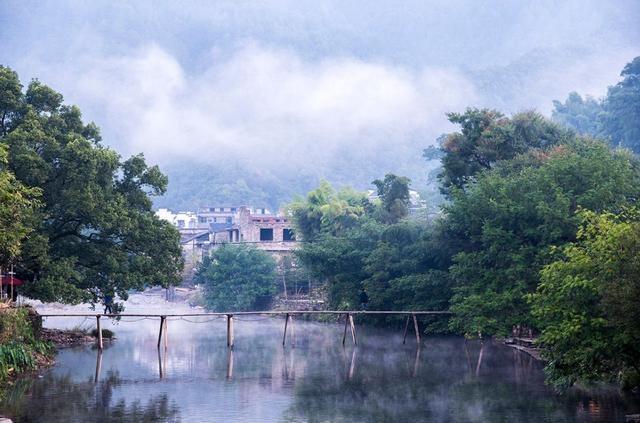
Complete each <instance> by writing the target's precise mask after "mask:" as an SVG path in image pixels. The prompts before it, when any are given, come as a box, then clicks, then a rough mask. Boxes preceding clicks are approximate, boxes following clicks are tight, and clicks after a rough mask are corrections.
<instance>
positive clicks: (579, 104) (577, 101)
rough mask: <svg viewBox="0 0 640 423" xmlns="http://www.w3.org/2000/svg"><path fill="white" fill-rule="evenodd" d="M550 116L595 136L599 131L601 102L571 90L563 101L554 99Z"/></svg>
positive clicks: (583, 132)
mask: <svg viewBox="0 0 640 423" xmlns="http://www.w3.org/2000/svg"><path fill="white" fill-rule="evenodd" d="M553 106H554V110H553V112H552V114H551V117H552V118H553V120H555V121H556V122H559V123H562V124H564V125H566V126H568V127H570V128H573V129H575V130H576V131H578V132H579V133H581V134H585V135H593V136H597V135H598V134H599V133H600V131H601V128H600V122H599V119H600V114H601V113H602V104H601V103H600V102H599V101H598V100H595V99H594V98H591V97H585V98H584V99H583V98H582V97H581V96H580V94H578V93H576V92H572V93H570V94H569V96H568V97H567V99H566V100H565V102H564V103H562V102H560V101H558V100H554V101H553Z"/></svg>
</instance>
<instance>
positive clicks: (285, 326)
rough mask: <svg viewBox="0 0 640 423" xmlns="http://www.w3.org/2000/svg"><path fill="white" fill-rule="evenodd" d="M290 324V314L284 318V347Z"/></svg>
mask: <svg viewBox="0 0 640 423" xmlns="http://www.w3.org/2000/svg"><path fill="white" fill-rule="evenodd" d="M288 323H289V313H287V314H286V315H285V316H284V335H282V346H283V347H284V344H285V342H286V341H287V324H288Z"/></svg>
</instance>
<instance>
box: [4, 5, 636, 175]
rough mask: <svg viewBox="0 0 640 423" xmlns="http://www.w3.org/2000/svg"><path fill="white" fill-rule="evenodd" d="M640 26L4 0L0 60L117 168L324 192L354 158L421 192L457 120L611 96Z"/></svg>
mask: <svg viewBox="0 0 640 423" xmlns="http://www.w3.org/2000/svg"><path fill="white" fill-rule="evenodd" d="M638 22H640V2H638V1H623V0H620V1H615V0H613V1H589V0H582V1H572V0H567V1H546V0H542V1H530V2H526V1H515V0H512V1H508V0H503V1H495V0H489V1H480V0H452V1H426V0H423V1H372V0H368V1H358V0H354V1H344V0H340V1H322V2H318V1H306V0H297V1H262V2H257V1H256V2H249V1H241V0H233V1H193V2H187V1H171V2H170V1H166V2H160V1H155V2H151V1H143V0H141V1H135V2H125V1H116V0H110V1H102V0H95V1H79V0H78V1H65V0H57V1H38V2H31V1H24V0H20V1H18V0H2V1H0V43H1V45H2V48H1V49H0V64H3V65H5V66H9V67H11V68H13V69H14V70H16V71H17V72H18V73H19V75H20V77H21V79H22V81H23V83H24V84H26V83H28V81H29V80H30V79H31V78H38V79H40V80H41V81H43V82H44V83H46V84H48V85H50V86H52V87H53V88H55V89H56V90H58V91H60V92H61V93H62V94H63V95H64V96H65V101H66V102H68V103H73V104H77V105H79V106H80V108H81V109H82V111H83V113H84V116H85V119H86V120H88V121H94V122H96V123H97V124H98V126H100V127H101V128H102V132H103V137H104V143H105V144H107V145H109V146H112V147H114V148H116V149H117V150H118V151H119V152H121V153H122V154H123V155H129V154H135V153H138V152H144V154H145V156H146V157H147V158H148V159H149V160H150V161H151V162H157V163H160V164H161V165H163V164H171V163H176V162H181V163H189V162H194V163H196V162H197V163H208V162H214V161H216V160H221V159H223V158H224V159H225V160H232V161H238V162H241V163H243V164H245V165H246V166H247V167H254V168H255V167H260V166H262V167H265V168H273V169H274V171H277V170H278V169H287V170H291V169H295V168H300V167H303V168H317V169H318V172H317V173H318V174H319V176H324V177H328V178H329V179H330V174H331V172H332V164H333V163H337V162H339V160H337V158H338V157H340V158H344V157H349V158H351V159H352V160H353V162H357V163H360V164H361V165H366V163H371V166H372V167H374V166H375V168H376V169H372V172H374V171H378V172H386V171H395V172H399V173H402V172H404V173H405V174H409V175H410V176H412V177H413V178H414V179H415V178H419V177H420V176H419V172H420V171H421V170H419V169H420V167H421V166H423V165H424V163H423V162H422V159H421V157H420V156H421V151H422V149H424V148H425V147H427V146H429V145H433V143H434V142H435V139H436V138H437V137H438V136H439V135H440V134H442V133H443V132H447V131H451V130H453V129H455V128H453V127H452V126H450V125H449V124H448V122H447V119H446V116H445V113H447V112H451V111H463V110H464V109H465V108H466V107H469V106H474V107H491V108H497V109H499V110H501V111H503V112H505V113H507V114H510V113H514V112H517V111H521V110H528V109H536V110H539V111H540V112H542V113H545V114H549V112H550V110H551V107H552V100H554V99H564V98H565V97H566V96H567V94H568V93H569V92H570V91H578V92H580V93H583V94H590V95H593V96H595V97H598V96H602V95H603V94H604V93H605V92H606V87H607V86H608V85H611V84H614V83H615V82H617V80H618V75H619V73H620V70H621V69H622V67H623V66H624V64H625V63H627V62H629V61H630V60H631V59H632V58H633V57H635V56H638V55H640V25H639V24H638ZM343 162H344V160H342V161H341V162H340V163H343ZM363 163H364V164H363ZM341 165H342V164H341ZM380 166H386V167H387V168H386V169H384V170H378V169H377V168H378V167H380ZM365 173H366V172H365Z"/></svg>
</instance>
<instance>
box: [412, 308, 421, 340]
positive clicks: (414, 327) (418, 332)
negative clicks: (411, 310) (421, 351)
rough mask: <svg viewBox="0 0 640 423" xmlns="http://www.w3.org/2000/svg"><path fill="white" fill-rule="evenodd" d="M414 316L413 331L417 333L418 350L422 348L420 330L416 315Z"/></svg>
mask: <svg viewBox="0 0 640 423" xmlns="http://www.w3.org/2000/svg"><path fill="white" fill-rule="evenodd" d="M412 316H413V329H414V330H415V331H416V342H417V343H418V348H420V330H419V329H418V318H417V317H416V315H415V314H412Z"/></svg>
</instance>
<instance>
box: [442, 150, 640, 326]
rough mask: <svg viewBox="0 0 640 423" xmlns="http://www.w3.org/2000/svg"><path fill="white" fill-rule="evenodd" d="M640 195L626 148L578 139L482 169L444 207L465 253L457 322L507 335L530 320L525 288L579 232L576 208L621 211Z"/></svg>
mask: <svg viewBox="0 0 640 423" xmlns="http://www.w3.org/2000/svg"><path fill="white" fill-rule="evenodd" d="M639 195H640V180H639V174H638V165H637V162H636V161H635V159H634V158H633V157H632V156H631V155H629V154H628V153H626V152H624V151H611V150H610V149H609V148H608V146H606V145H605V144H604V143H599V142H593V141H589V140H582V139H576V140H574V141H572V142H570V143H567V144H565V145H561V146H557V147H554V148H552V149H550V150H548V151H546V152H543V151H540V150H532V151H530V152H529V153H527V154H525V155H522V156H520V157H518V158H516V159H513V160H510V161H506V162H503V163H501V164H500V165H498V166H496V167H495V168H494V169H493V170H491V171H488V172H483V173H482V174H480V175H479V176H478V178H477V181H476V182H475V183H473V184H470V185H469V186H467V187H466V191H461V190H457V191H454V192H453V196H452V202H451V204H450V205H448V206H447V207H445V211H446V214H447V218H446V222H445V229H444V230H445V234H444V236H445V238H447V239H448V242H450V243H452V244H453V247H452V249H453V250H458V251H459V252H458V253H457V254H456V255H455V256H454V258H453V265H452V266H451V268H450V270H449V272H450V277H451V278H452V279H453V280H454V281H455V288H454V292H455V293H454V296H453V298H452V307H451V309H452V311H454V312H455V316H454V317H453V318H452V320H451V328H452V329H453V330H455V331H458V332H461V333H465V334H468V335H474V336H475V335H477V334H478V333H481V334H483V335H495V334H498V335H506V334H508V333H509V332H510V330H511V328H512V327H513V325H516V324H529V325H531V324H532V323H533V322H532V319H531V315H530V310H529V307H528V304H527V302H526V300H525V297H526V295H527V294H529V293H531V292H533V291H535V289H536V287H537V285H538V282H539V274H538V272H539V270H540V269H541V268H542V267H543V266H544V265H546V264H548V263H550V262H551V261H552V260H553V259H554V255H553V253H552V250H551V249H550V247H553V246H562V245H564V244H565V243H567V242H571V241H573V240H574V239H575V234H576V231H577V229H578V223H579V218H578V216H577V215H576V212H577V210H579V209H580V208H586V209H590V210H595V211H603V210H618V209H620V208H621V207H623V206H624V205H625V204H627V203H628V202H629V201H634V200H635V199H637V198H638V196H639Z"/></svg>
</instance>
